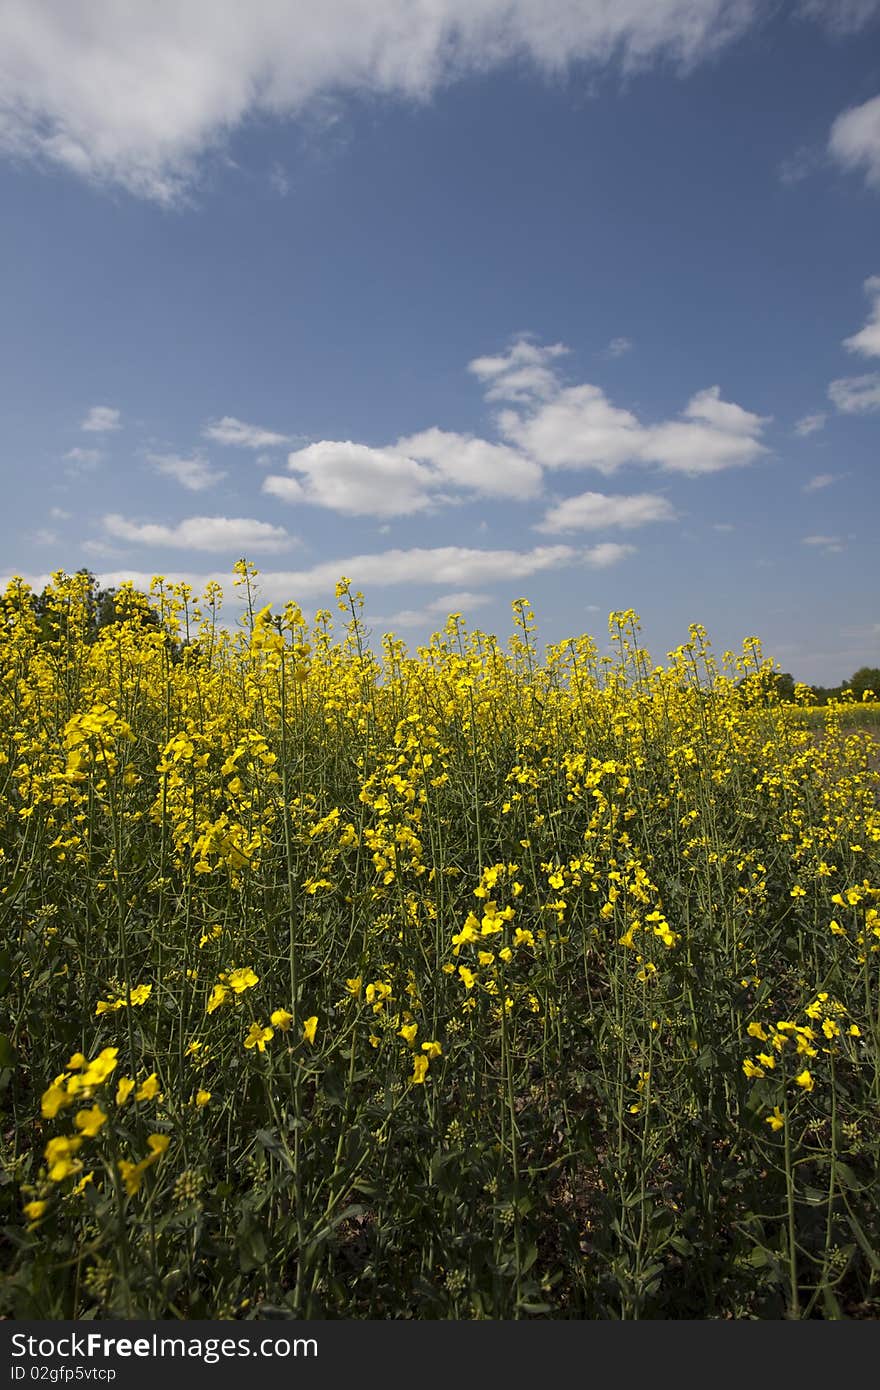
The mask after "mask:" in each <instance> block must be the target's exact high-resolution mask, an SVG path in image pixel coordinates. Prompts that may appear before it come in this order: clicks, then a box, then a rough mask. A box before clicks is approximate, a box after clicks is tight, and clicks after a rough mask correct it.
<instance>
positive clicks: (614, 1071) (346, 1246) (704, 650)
mask: <svg viewBox="0 0 880 1390" xmlns="http://www.w3.org/2000/svg"><path fill="white" fill-rule="evenodd" d="M235 583H236V585H237V587H238V598H239V599H240V600H241V601H243V602H244V603H245V605H246V609H245V615H244V618H243V619H242V620H241V621H240V622H238V623H232V624H231V625H230V626H229V627H228V628H227V627H224V626H223V625H222V624H221V620H220V616H219V605H220V593H219V589H216V588H213V587H211V586H209V589H208V591H207V592H206V594H205V595H204V596H203V597H197V596H194V595H193V594H192V593H191V592H190V591H189V590H188V589H187V587H186V586H185V585H175V584H172V583H170V582H166V581H164V580H156V581H155V582H154V585H153V591H152V593H151V595H150V596H149V599H146V598H144V597H143V596H142V595H139V594H137V593H136V592H135V591H134V590H126V589H123V590H122V591H121V596H120V597H119V599H118V600H117V608H116V612H117V621H115V622H111V623H108V624H107V625H105V626H103V627H102V628H101V629H100V631H99V632H98V633H97V635H94V634H91V635H90V634H89V630H88V628H89V625H88V595H87V585H86V581H85V579H83V577H81V576H77V577H74V578H68V577H66V576H64V575H61V574H58V575H56V576H55V578H54V580H53V584H52V586H51V588H50V591H49V602H48V604H47V605H44V610H43V611H42V612H41V613H40V614H39V615H38V613H37V609H36V606H35V601H34V595H33V594H32V593H31V592H30V590H29V589H28V588H27V586H26V585H25V584H24V583H23V581H13V583H12V584H10V586H9V587H8V589H7V590H6V593H5V596H4V597H3V598H2V600H0V602H2V614H3V621H2V631H0V701H2V717H0V728H2V735H0V818H2V832H0V884H2V893H0V916H2V920H3V928H2V938H0V989H2V995H0V1008H2V1016H0V1032H2V1036H0V1068H2V1070H0V1088H2V1090H0V1107H2V1113H0V1121H2V1126H0V1127H2V1142H3V1183H2V1186H0V1202H2V1207H3V1213H2V1226H3V1236H2V1249H3V1271H4V1273H3V1283H2V1293H0V1313H2V1314H4V1315H5V1316H8V1317H13V1318H24V1317H40V1318H82V1317H120V1318H129V1317H148V1318H182V1319H189V1318H205V1317H220V1318H230V1319H231V1318H252V1317H272V1316H287V1317H304V1318H441V1319H450V1318H455V1319H473V1318H492V1319H500V1318H504V1319H509V1318H535V1317H539V1318H580V1319H584V1318H591V1319H596V1318H602V1319H616V1318H626V1319H631V1318H763V1319H766V1318H784V1317H788V1318H840V1317H844V1318H876V1317H877V1316H878V1314H880V1182H878V1180H877V1179H878V1172H877V1169H878V1153H880V1107H878V1102H880V989H878V985H880V803H878V783H880V773H878V771H877V766H878V763H877V742H876V736H875V735H874V734H872V732H871V729H870V727H869V726H868V725H867V724H866V726H865V727H864V728H861V727H855V728H854V727H853V722H854V721H853V719H852V717H851V715H852V712H851V710H849V709H848V708H847V707H846V706H845V705H840V706H831V707H830V708H829V709H827V710H824V711H823V712H822V721H821V729H822V736H821V737H819V738H817V737H816V732H815V728H814V727H813V724H814V722H815V721H814V720H813V717H812V716H809V717H808V716H806V715H805V714H804V713H803V711H802V709H800V708H799V707H798V706H784V705H780V704H774V703H773V702H772V700H770V699H768V696H767V694H766V690H767V680H766V677H767V674H768V672H770V671H771V670H772V669H773V663H772V662H771V661H770V660H769V659H765V657H764V656H763V655H762V652H761V649H760V645H759V643H758V642H757V640H756V639H747V640H746V641H745V643H744V645H743V648H742V651H741V653H739V654H738V655H733V654H730V653H727V654H724V655H723V656H720V657H718V658H717V659H716V658H715V657H714V656H713V653H712V651H711V648H710V645H709V641H708V638H707V636H706V634H705V632H704V631H703V630H702V628H700V627H698V626H694V627H692V628H691V629H690V632H689V635H688V640H686V641H685V642H684V644H683V645H682V646H681V647H679V648H678V649H677V650H676V651H674V652H672V653H670V654H669V655H668V657H667V658H666V660H665V663H664V664H662V665H656V664H654V662H653V661H652V659H651V658H650V657H649V656H648V654H647V653H646V652H645V651H644V650H643V649H642V648H641V646H640V638H639V626H638V620H637V619H636V617H635V615H634V614H633V613H632V612H630V611H627V612H621V613H616V614H612V615H611V619H610V631H611V637H612V639H613V640H612V651H613V655H612V656H610V657H601V656H599V654H598V653H597V650H596V646H595V644H594V643H593V641H592V640H591V639H590V638H589V637H578V638H574V639H572V640H571V641H567V642H562V643H560V644H558V645H555V646H553V647H550V648H548V649H546V651H545V650H544V649H543V648H542V647H541V646H540V644H539V641H538V637H537V635H536V631H535V621H534V618H533V615H532V612H531V609H530V607H529V605H528V603H527V602H526V601H525V600H520V601H518V602H517V603H516V604H515V605H514V613H513V636H512V637H511V638H510V639H509V640H508V639H506V638H505V640H504V641H503V642H500V641H499V640H497V639H496V638H494V637H491V636H489V635H488V634H484V633H480V632H469V631H468V630H467V629H466V628H465V625H464V622H463V620H462V619H461V618H460V617H457V616H455V615H453V616H452V617H450V619H449V621H448V622H447V623H446V625H445V627H444V628H443V629H442V630H441V631H440V632H439V633H438V634H437V635H436V636H435V637H434V638H433V639H432V640H431V642H430V643H429V644H428V645H427V646H424V647H420V648H418V650H417V651H416V652H415V653H411V652H408V651H407V650H406V649H405V647H404V645H403V643H401V642H400V641H398V640H397V639H396V638H394V637H392V636H388V637H385V638H384V639H382V640H381V642H379V643H378V650H376V648H375V647H374V646H372V645H371V639H370V637H369V633H368V629H367V627H366V620H365V617H364V613H363V610H362V600H361V598H360V596H359V595H358V594H356V593H354V592H352V589H351V586H350V585H349V583H348V582H347V581H345V580H342V581H340V584H339V585H338V588H337V599H338V606H339V609H340V610H341V613H335V614H332V615H331V613H330V612H327V611H321V612H319V613H318V614H317V616H316V618H315V619H314V620H311V619H309V620H308V621H306V620H305V619H304V617H303V615H302V613H301V612H300V610H299V608H298V607H297V606H296V605H295V604H294V603H289V604H287V606H286V607H281V608H280V609H279V610H278V611H276V612H273V611H272V609H271V608H269V607H266V606H264V605H263V603H262V600H261V598H260V596H259V577H258V575H257V573H256V571H255V570H254V568H253V567H252V566H250V565H248V564H246V563H244V562H241V563H240V564H239V565H238V566H237V567H236V575H235Z"/></svg>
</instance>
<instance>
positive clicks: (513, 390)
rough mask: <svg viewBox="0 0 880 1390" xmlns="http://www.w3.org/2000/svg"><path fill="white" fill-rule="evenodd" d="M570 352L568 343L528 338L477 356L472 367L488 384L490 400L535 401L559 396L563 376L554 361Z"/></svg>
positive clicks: (481, 380) (471, 364)
mask: <svg viewBox="0 0 880 1390" xmlns="http://www.w3.org/2000/svg"><path fill="white" fill-rule="evenodd" d="M567 352H568V348H567V347H566V346H565V344H564V343H551V344H549V345H548V346H547V347H541V346H540V345H539V344H537V343H533V342H530V341H529V340H528V339H527V338H519V339H518V340H517V341H516V342H515V343H513V345H512V346H511V347H510V348H508V350H507V352H503V353H500V354H498V355H497V356H494V357H475V358H474V359H473V361H472V362H469V363H468V371H470V372H473V374H474V376H475V377H476V378H477V380H478V381H480V382H481V383H482V385H483V387H484V388H485V394H486V399H487V400H488V401H531V400H535V399H546V398H547V397H549V396H555V395H556V393H557V391H558V390H559V379H558V377H557V375H556V372H555V370H554V369H553V366H552V365H551V364H552V363H553V362H554V361H555V359H556V358H557V357H563V356H564V355H565V354H566V353H567Z"/></svg>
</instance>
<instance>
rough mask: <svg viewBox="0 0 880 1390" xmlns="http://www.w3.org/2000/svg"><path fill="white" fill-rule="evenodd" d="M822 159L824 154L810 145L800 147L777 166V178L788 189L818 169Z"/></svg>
mask: <svg viewBox="0 0 880 1390" xmlns="http://www.w3.org/2000/svg"><path fill="white" fill-rule="evenodd" d="M823 159H824V154H823V152H821V151H820V150H817V149H815V148H814V147H813V146H810V145H801V147H800V149H798V150H795V152H794V154H793V155H790V156H789V158H788V159H783V161H782V163H781V164H780V165H779V177H780V179H781V180H782V182H783V183H785V184H788V185H789V187H792V186H794V185H795V184H798V183H802V182H803V180H804V179H806V178H809V176H810V174H812V173H814V172H815V171H816V169H818V168H819V166H820V164H821V163H822V161H823Z"/></svg>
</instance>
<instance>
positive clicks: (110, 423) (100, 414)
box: [80, 405, 122, 434]
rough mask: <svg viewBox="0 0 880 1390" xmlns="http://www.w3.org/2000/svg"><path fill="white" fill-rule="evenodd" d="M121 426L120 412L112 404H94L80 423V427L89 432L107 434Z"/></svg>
mask: <svg viewBox="0 0 880 1390" xmlns="http://www.w3.org/2000/svg"><path fill="white" fill-rule="evenodd" d="M121 427H122V421H121V418H120V413H119V411H118V410H115V409H114V408H113V406H110V405H93V406H92V408H91V410H90V411H89V413H88V414H87V415H86V417H85V419H84V420H83V421H82V422H81V424H80V429H81V430H85V431H86V433H88V434H106V433H107V432H108V431H109V430H118V429H121Z"/></svg>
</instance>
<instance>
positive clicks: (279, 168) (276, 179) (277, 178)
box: [269, 160, 291, 198]
mask: <svg viewBox="0 0 880 1390" xmlns="http://www.w3.org/2000/svg"><path fill="white" fill-rule="evenodd" d="M269 183H270V184H271V185H272V187H273V188H274V190H275V192H276V193H277V194H278V196H279V198H286V197H287V195H288V193H289V192H290V189H291V183H290V178H289V177H288V173H287V170H286V169H285V167H284V165H283V164H280V163H279V162H278V160H276V161H275V163H274V164H273V165H272V168H271V169H270V170H269Z"/></svg>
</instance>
